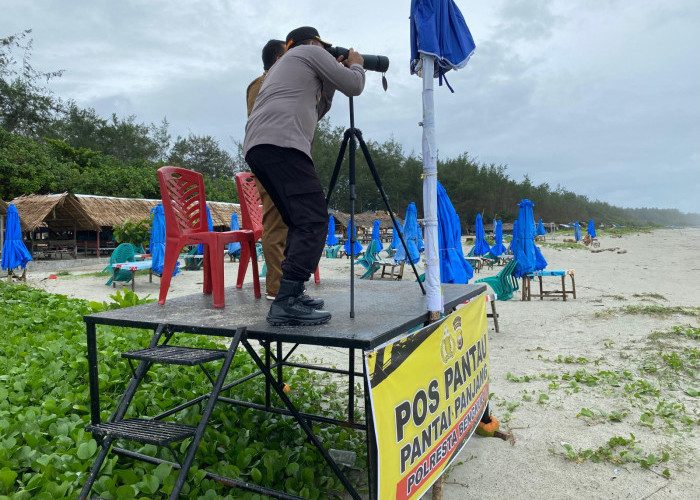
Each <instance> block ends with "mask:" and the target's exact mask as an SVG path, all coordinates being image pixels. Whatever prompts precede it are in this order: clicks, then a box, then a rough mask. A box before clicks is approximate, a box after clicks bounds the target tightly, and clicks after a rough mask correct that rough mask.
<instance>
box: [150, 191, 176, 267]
mask: <svg viewBox="0 0 700 500" xmlns="http://www.w3.org/2000/svg"><path fill="white" fill-rule="evenodd" d="M151 214H152V215H153V222H152V224H151V238H150V241H149V243H148V251H149V252H151V269H152V270H153V272H154V273H156V274H159V275H160V274H163V262H165V213H164V212H163V205H161V204H160V203H158V205H156V208H153V209H151ZM179 272H180V263H179V262H178V263H177V264H175V271H173V276H175V275H176V274H177V273H179Z"/></svg>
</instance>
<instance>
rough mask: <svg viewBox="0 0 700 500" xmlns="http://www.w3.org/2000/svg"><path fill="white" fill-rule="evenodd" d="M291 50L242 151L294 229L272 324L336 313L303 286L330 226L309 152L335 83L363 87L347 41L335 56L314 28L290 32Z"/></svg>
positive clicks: (266, 90) (275, 69)
mask: <svg viewBox="0 0 700 500" xmlns="http://www.w3.org/2000/svg"><path fill="white" fill-rule="evenodd" d="M286 44H287V53H286V54H285V55H284V56H283V57H282V58H280V59H279V60H278V61H277V63H275V65H274V66H272V68H270V71H269V72H268V74H267V77H266V78H265V81H264V83H263V85H262V87H261V88H260V93H259V94H258V98H257V99H256V102H255V107H254V108H253V111H252V113H251V114H250V117H249V118H248V123H247V124H246V135H245V141H244V142H243V154H244V155H245V159H246V162H247V163H248V165H250V168H251V170H252V171H253V173H254V174H255V176H256V177H257V179H258V181H259V182H260V183H261V184H262V185H263V186H264V188H265V189H266V190H267V192H268V194H269V195H270V197H271V198H272V201H273V202H274V203H275V205H276V206H277V209H278V210H279V212H280V215H281V216H282V220H284V222H285V224H287V226H288V228H289V231H288V233H287V242H286V245H285V250H284V256H285V259H284V261H283V262H282V280H281V283H280V289H279V292H278V294H277V297H276V298H275V300H274V302H273V303H272V305H271V306H270V312H269V313H268V315H267V321H268V322H269V323H271V324H273V325H318V324H322V323H326V322H327V321H328V320H330V318H331V314H330V313H329V312H327V311H323V310H320V307H322V306H323V302H322V301H320V300H312V299H310V297H308V296H306V295H305V294H304V282H306V281H308V280H309V277H310V276H311V274H312V273H313V272H314V270H315V269H316V267H317V266H318V262H319V260H320V258H321V254H322V253H323V247H324V246H325V238H326V232H327V230H328V210H327V206H326V200H325V197H324V195H323V188H322V187H321V181H320V180H319V178H318V174H317V173H316V169H315V168H314V164H313V161H312V160H311V143H312V141H313V136H314V131H315V130H316V124H317V123H318V120H319V119H321V118H322V117H323V116H324V115H325V114H326V113H327V112H328V110H329V109H330V107H331V103H332V99H333V95H334V93H335V91H336V90H339V91H341V92H342V93H343V94H345V95H347V96H356V95H359V94H360V93H361V92H362V90H363V89H364V85H365V73H364V70H363V69H362V64H363V62H364V61H363V59H362V56H361V55H360V54H358V53H357V52H355V51H354V50H352V49H350V51H349V53H348V57H347V59H343V57H342V56H341V57H339V58H338V60H336V59H335V58H334V57H333V56H332V55H331V54H330V53H328V52H327V51H326V50H325V47H327V46H329V45H330V44H328V43H326V42H324V41H323V40H321V37H320V36H319V34H318V31H316V30H315V29H314V28H311V27H308V26H305V27H302V28H297V29H295V30H293V31H291V32H290V33H289V35H287V40H286Z"/></svg>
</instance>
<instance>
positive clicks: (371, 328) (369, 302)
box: [84, 280, 486, 350]
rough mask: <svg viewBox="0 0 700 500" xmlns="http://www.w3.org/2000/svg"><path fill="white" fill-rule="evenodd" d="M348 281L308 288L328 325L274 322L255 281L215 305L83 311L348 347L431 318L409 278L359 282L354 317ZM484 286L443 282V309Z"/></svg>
mask: <svg viewBox="0 0 700 500" xmlns="http://www.w3.org/2000/svg"><path fill="white" fill-rule="evenodd" d="M349 287H350V284H349V282H348V281H347V280H322V281H321V283H320V284H318V285H316V284H314V283H312V282H309V284H308V285H307V293H308V294H309V295H311V296H314V297H321V298H323V299H324V300H325V302H326V305H325V307H324V309H326V310H327V311H330V312H331V313H333V318H332V319H331V321H330V322H328V323H326V324H325V325H318V326H311V327H274V326H270V325H269V324H268V323H267V321H265V317H266V315H267V312H268V311H269V309H270V301H268V300H265V299H264V298H260V299H256V298H255V297H253V290H252V284H247V285H245V286H244V287H243V288H242V289H236V288H234V287H231V288H227V289H226V307H225V308H222V309H215V308H214V304H213V301H212V296H211V295H204V294H193V295H187V296H184V297H177V298H173V299H168V300H167V302H166V303H165V304H164V305H162V306H161V305H159V304H158V303H157V302H154V303H151V304H145V305H140V306H134V307H129V308H125V309H116V310H112V311H105V312H101V313H97V314H91V315H89V316H85V318H84V319H85V322H86V323H88V325H89V324H92V325H95V324H101V325H117V326H127V327H134V328H148V329H153V328H155V327H156V326H157V325H159V324H165V325H168V326H170V327H172V328H173V329H174V330H176V331H179V332H187V333H195V334H203V335H217V336H222V337H231V336H233V335H234V333H235V331H236V328H237V327H239V326H245V327H247V338H249V339H253V340H267V341H272V342H288V343H299V344H310V345H323V346H329V347H342V348H349V349H363V350H368V349H373V348H375V347H377V346H379V345H381V344H383V343H385V342H387V341H388V340H390V339H392V338H393V337H395V336H396V335H399V334H402V333H405V332H407V331H408V330H410V329H411V328H413V327H415V326H419V325H422V324H423V323H425V322H426V321H427V320H428V311H427V309H426V302H425V296H423V295H422V294H421V291H420V288H419V287H418V284H417V283H415V282H411V281H398V282H397V281H377V280H357V281H355V318H350V315H349V311H350V289H349ZM485 290H486V286H485V285H482V284H476V285H451V284H443V285H442V292H443V299H444V303H445V310H450V309H452V308H454V307H455V306H457V305H459V304H460V303H462V302H464V301H466V300H469V299H471V298H473V297H476V296H477V295H478V294H480V293H481V292H483V291H485Z"/></svg>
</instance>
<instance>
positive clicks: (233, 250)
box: [228, 212, 241, 255]
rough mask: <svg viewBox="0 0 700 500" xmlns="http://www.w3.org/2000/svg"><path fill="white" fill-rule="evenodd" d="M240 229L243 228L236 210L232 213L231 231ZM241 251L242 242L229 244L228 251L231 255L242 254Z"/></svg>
mask: <svg viewBox="0 0 700 500" xmlns="http://www.w3.org/2000/svg"><path fill="white" fill-rule="evenodd" d="M240 229H241V225H240V224H239V223H238V214H237V213H235V212H234V213H232V214H231V231H238V230H240ZM240 251H241V244H240V242H235V243H229V244H228V253H229V254H231V255H233V254H240Z"/></svg>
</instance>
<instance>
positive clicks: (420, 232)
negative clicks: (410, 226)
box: [416, 221, 425, 252]
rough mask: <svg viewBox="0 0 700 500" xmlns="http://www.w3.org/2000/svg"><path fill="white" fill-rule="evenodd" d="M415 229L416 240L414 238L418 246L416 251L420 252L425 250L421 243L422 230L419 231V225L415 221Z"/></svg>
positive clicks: (423, 244)
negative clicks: (416, 232)
mask: <svg viewBox="0 0 700 500" xmlns="http://www.w3.org/2000/svg"><path fill="white" fill-rule="evenodd" d="M416 228H417V229H418V238H416V245H418V251H419V252H422V251H423V250H425V243H424V242H423V229H421V227H420V224H418V221H416Z"/></svg>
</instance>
